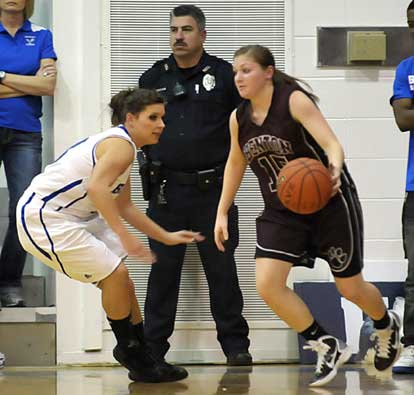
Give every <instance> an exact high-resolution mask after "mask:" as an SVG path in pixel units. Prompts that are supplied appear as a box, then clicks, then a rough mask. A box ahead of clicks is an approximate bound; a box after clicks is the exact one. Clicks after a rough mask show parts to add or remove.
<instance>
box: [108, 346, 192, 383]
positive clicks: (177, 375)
mask: <svg viewBox="0 0 414 395" xmlns="http://www.w3.org/2000/svg"><path fill="white" fill-rule="evenodd" d="M113 355H114V358H115V359H116V360H117V361H118V362H119V363H120V364H121V365H122V366H124V367H126V368H127V369H128V370H129V374H128V377H129V379H130V380H132V381H140V382H143V383H163V382H170V381H178V380H182V379H185V378H186V377H187V376H188V372H187V371H186V370H185V369H184V368H181V367H178V366H173V365H170V364H168V363H167V362H165V361H161V362H157V361H156V360H155V358H154V357H153V356H152V354H151V351H150V349H149V347H146V346H142V345H138V344H132V345H130V346H129V347H128V348H126V349H125V348H121V347H120V346H119V345H117V346H116V347H115V348H114V350H113Z"/></svg>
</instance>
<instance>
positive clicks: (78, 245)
mask: <svg viewBox="0 0 414 395" xmlns="http://www.w3.org/2000/svg"><path fill="white" fill-rule="evenodd" d="M110 106H111V108H112V110H113V116H112V121H113V124H117V123H118V122H119V121H120V122H121V124H119V125H118V126H116V127H113V128H111V129H109V130H107V131H105V132H103V133H99V134H96V135H94V136H91V137H88V138H86V139H84V140H82V141H79V142H78V143H76V144H75V145H73V146H72V147H70V148H69V149H68V150H66V152H64V153H63V154H62V155H61V156H60V157H59V158H58V159H57V160H56V161H55V162H54V163H52V164H50V165H49V166H47V167H46V169H45V170H44V172H43V173H42V174H40V175H38V176H37V177H35V178H34V179H33V181H32V183H31V185H30V186H29V188H28V189H27V190H26V191H25V193H24V194H23V196H22V197H21V199H20V201H19V203H18V206H17V211H16V214H17V224H18V234H19V239H20V242H21V244H22V246H23V247H24V249H25V250H26V251H28V252H29V253H30V254H32V255H33V256H35V257H36V258H37V259H39V260H40V261H42V262H43V263H45V264H46V265H48V266H50V267H51V268H53V269H55V270H56V271H59V272H61V273H63V274H64V275H66V276H68V277H70V278H73V279H75V280H78V281H81V282H85V283H94V284H96V285H97V286H98V287H99V288H100V289H101V290H102V305H103V308H104V310H105V312H106V314H107V317H108V320H109V322H110V324H111V327H112V330H113V332H114V335H115V337H116V340H117V345H116V347H115V348H114V357H115V359H117V360H118V361H119V362H120V363H121V364H122V365H124V366H125V367H126V368H127V369H128V370H129V371H130V373H129V377H130V379H131V380H134V381H144V382H163V381H176V380H181V379H183V378H185V377H186V376H187V372H186V371H185V369H183V368H180V367H177V366H172V365H169V364H167V363H165V362H164V363H162V364H161V363H158V362H156V361H155V360H154V358H153V357H152V356H151V353H150V351H149V348H148V347H147V346H146V345H145V340H144V336H143V324H142V315H141V311H140V308H139V304H138V301H137V299H136V296H135V291H134V285H133V283H132V281H131V279H130V277H129V274H128V270H127V268H126V266H125V264H124V263H123V260H124V259H125V258H126V256H127V255H130V256H135V257H138V258H139V259H140V260H142V261H144V262H149V263H152V262H153V260H154V257H153V255H152V253H151V251H150V250H149V249H147V248H146V247H145V246H144V245H143V244H142V243H141V242H140V241H139V239H138V238H137V237H136V236H134V235H133V234H132V233H131V232H130V231H129V230H128V229H127V227H126V226H125V225H124V222H123V221H122V220H125V221H126V222H127V223H129V224H130V225H131V226H132V227H134V228H136V229H138V230H139V231H141V232H142V233H145V234H146V235H147V236H148V237H150V238H152V239H155V240H158V241H160V242H163V243H165V244H167V245H175V244H179V243H190V242H193V241H201V240H202V236H200V235H199V234H198V233H194V232H190V231H178V232H167V231H166V230H164V229H163V228H161V227H160V226H158V225H157V224H156V223H154V222H153V221H152V220H151V219H149V218H148V217H147V216H146V215H145V214H143V213H142V212H141V211H140V210H139V209H138V208H136V207H135V206H134V204H133V203H132V202H131V198H130V169H131V165H132V163H133V161H134V159H135V157H136V146H138V147H141V146H143V145H148V144H155V143H157V142H158V139H159V137H160V135H161V133H162V131H163V129H164V123H163V119H162V117H163V116H164V102H163V99H162V98H161V97H160V96H159V95H158V94H157V93H156V92H155V91H150V90H145V89H134V90H126V91H122V92H120V93H119V94H117V95H116V96H114V97H113V98H112V100H111V105H110Z"/></svg>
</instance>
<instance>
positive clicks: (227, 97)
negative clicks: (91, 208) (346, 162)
mask: <svg viewBox="0 0 414 395" xmlns="http://www.w3.org/2000/svg"><path fill="white" fill-rule="evenodd" d="M205 38H206V31H205V16H204V14H203V12H202V10H200V9H199V8H198V7H196V6H194V5H181V6H178V7H175V8H174V9H173V10H172V12H171V14H170V46H171V49H172V54H171V55H170V56H169V57H168V58H166V59H162V60H160V61H158V62H156V63H155V64H154V65H153V66H152V67H151V68H150V69H149V70H147V71H146V72H145V73H144V74H143V75H142V76H141V78H140V80H139V86H140V87H142V88H151V89H157V90H158V92H160V93H161V94H163V95H164V97H165V99H166V101H167V107H166V114H165V117H164V122H165V124H166V128H165V133H163V135H162V137H161V139H160V141H159V144H157V146H152V147H150V148H148V151H147V152H146V153H147V157H148V158H149V159H150V161H151V163H152V165H151V171H150V173H151V176H152V177H151V185H150V188H151V193H150V197H149V210H148V215H149V216H150V217H151V218H152V219H154V220H155V221H156V222H158V223H159V224H160V225H161V226H164V227H166V228H167V229H168V230H170V231H172V230H173V229H181V228H182V227H183V225H184V224H185V226H186V227H188V228H190V229H193V230H195V231H198V232H201V233H202V234H203V235H204V236H205V237H206V240H205V241H203V242H202V243H198V244H197V246H198V251H199V254H200V257H201V261H202V264H203V268H204V272H205V274H206V277H207V281H208V285H209V290H210V302H211V303H210V305H211V310H212V315H213V317H214V320H215V322H216V327H217V333H218V334H217V339H218V341H219V342H220V344H221V347H222V349H223V351H224V353H225V355H226V357H227V363H228V364H229V365H251V363H252V357H251V355H250V354H249V352H248V348H249V344H250V342H249V339H248V325H247V322H246V320H245V319H244V318H243V316H242V308H243V298H242V294H241V291H240V287H239V283H238V278H237V271H236V264H235V261H234V250H235V248H236V247H237V245H238V214H237V207H236V206H234V205H233V206H232V208H231V210H230V212H229V226H230V227H231V228H232V229H233V232H231V234H232V238H231V239H230V240H228V244H227V248H226V252H225V253H222V252H220V251H218V249H217V248H216V246H215V244H214V234H213V232H214V223H215V215H216V209H217V204H218V201H219V198H220V192H221V184H222V177H223V170H224V165H225V161H226V158H227V155H228V151H229V144H230V135H229V129H228V122H229V115H230V113H231V111H232V110H233V109H234V108H235V107H236V106H237V105H238V104H239V102H240V97H239V95H238V93H237V90H236V89H235V86H234V82H233V72H232V67H231V65H230V64H229V63H228V62H226V61H224V60H222V59H220V58H217V57H215V56H211V55H209V54H208V53H206V52H205V51H204V48H203V44H204V41H205ZM150 246H151V249H152V250H153V251H154V252H155V254H156V256H157V262H156V263H155V264H154V265H153V266H152V269H151V273H150V276H149V282H148V289H147V296H146V301H145V333H146V336H147V339H148V341H149V343H150V345H151V346H152V348H153V351H154V354H155V355H156V357H157V358H160V359H164V356H165V354H166V353H167V351H168V349H169V343H168V338H169V337H170V336H171V334H172V332H173V330H174V321H175V315H176V310H177V301H178V292H179V285H180V278H181V269H182V266H183V260H184V255H185V249H186V247H185V246H184V245H183V246H166V245H163V244H161V243H159V242H157V241H155V240H152V239H150Z"/></svg>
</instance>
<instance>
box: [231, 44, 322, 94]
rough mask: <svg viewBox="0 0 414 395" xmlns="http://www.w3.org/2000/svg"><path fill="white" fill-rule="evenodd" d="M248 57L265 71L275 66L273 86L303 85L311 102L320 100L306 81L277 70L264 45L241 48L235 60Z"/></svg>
mask: <svg viewBox="0 0 414 395" xmlns="http://www.w3.org/2000/svg"><path fill="white" fill-rule="evenodd" d="M241 55H246V56H249V57H251V58H252V59H253V60H254V61H255V62H256V63H258V64H259V65H260V66H262V67H263V68H264V69H265V68H266V67H268V66H273V67H274V69H275V72H274V74H273V84H274V85H276V84H279V83H282V84H287V85H292V84H298V83H299V84H303V85H305V86H306V87H307V88H308V89H303V88H302V87H301V88H302V89H303V91H304V92H305V93H306V94H307V95H308V96H309V97H310V99H311V100H313V101H314V102H317V101H318V100H319V99H318V97H317V96H316V95H315V94H313V93H312V92H310V90H311V88H310V86H309V84H307V83H306V82H305V81H302V80H301V79H299V78H295V77H292V76H291V75H288V74H286V73H284V72H283V71H280V70H278V69H277V68H276V62H275V58H274V57H273V54H272V52H270V49H269V48H267V47H264V46H262V45H245V46H243V47H241V48H239V49H238V50H237V51H236V52H235V53H234V56H233V59H235V58H237V57H238V56H241Z"/></svg>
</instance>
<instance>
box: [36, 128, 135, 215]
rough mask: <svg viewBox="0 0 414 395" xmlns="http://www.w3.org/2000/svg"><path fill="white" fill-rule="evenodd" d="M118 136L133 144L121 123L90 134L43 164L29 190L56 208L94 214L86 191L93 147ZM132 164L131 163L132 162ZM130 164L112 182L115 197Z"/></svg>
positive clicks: (81, 213) (90, 173)
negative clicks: (41, 171)
mask: <svg viewBox="0 0 414 395" xmlns="http://www.w3.org/2000/svg"><path fill="white" fill-rule="evenodd" d="M109 137H119V138H122V139H125V140H127V141H129V142H130V143H131V145H132V147H133V149H134V158H135V157H136V147H135V144H134V142H133V141H132V139H131V137H130V136H129V134H128V132H127V130H126V129H125V127H124V126H123V125H120V126H117V127H114V128H111V129H108V130H106V131H105V132H102V133H99V134H96V135H93V136H90V137H88V138H86V139H84V140H81V141H79V142H77V143H76V144H74V145H73V146H71V147H70V148H68V149H67V150H66V151H65V152H64V153H63V154H62V155H61V156H60V157H59V158H58V159H56V161H55V162H53V163H51V164H50V165H48V166H46V168H45V170H44V172H43V173H41V174H39V175H38V176H36V177H35V178H34V179H33V180H32V183H31V184H30V187H29V189H30V190H31V191H32V192H35V193H36V195H37V196H38V197H40V198H41V199H42V200H43V201H44V202H45V204H46V203H47V205H48V206H49V207H50V206H51V205H52V206H53V208H54V209H55V210H57V211H62V213H67V214H70V215H75V216H77V217H81V218H86V217H91V215H94V214H97V211H96V207H94V205H93V204H92V202H91V201H90V199H89V197H88V194H87V187H88V182H89V178H90V176H91V175H92V170H93V168H94V166H95V164H96V147H97V145H98V144H99V143H100V142H101V141H102V140H104V139H107V138H109ZM131 166H132V163H131ZM131 166H129V167H128V169H126V170H125V172H124V173H123V174H121V175H120V176H119V177H118V178H117V180H116V181H115V182H114V184H113V185H111V187H110V189H111V191H112V194H113V196H114V198H115V197H116V196H117V195H118V194H119V193H120V191H121V189H122V187H123V186H124V185H125V183H126V181H127V180H128V177H129V173H130V171H131Z"/></svg>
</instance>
